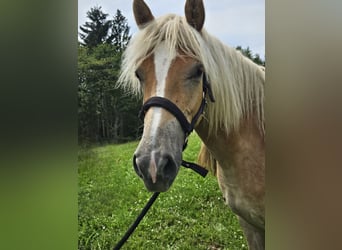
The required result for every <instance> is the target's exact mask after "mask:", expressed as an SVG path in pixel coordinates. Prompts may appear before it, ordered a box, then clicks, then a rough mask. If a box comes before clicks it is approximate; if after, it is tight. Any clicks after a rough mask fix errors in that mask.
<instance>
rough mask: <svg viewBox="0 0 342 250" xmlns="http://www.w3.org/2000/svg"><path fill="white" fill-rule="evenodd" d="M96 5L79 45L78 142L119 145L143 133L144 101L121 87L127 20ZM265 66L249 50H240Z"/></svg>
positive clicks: (83, 28)
mask: <svg viewBox="0 0 342 250" xmlns="http://www.w3.org/2000/svg"><path fill="white" fill-rule="evenodd" d="M108 17H109V14H107V13H104V12H103V11H102V9H101V7H99V6H96V7H93V8H91V9H90V10H89V11H88V12H87V19H88V20H89V21H87V22H86V23H85V24H83V25H82V26H80V33H79V37H80V40H81V41H80V42H79V44H78V141H79V143H80V144H93V143H119V142H125V141H130V140H135V139H137V138H139V137H140V135H141V133H142V126H143V125H142V122H141V121H140V120H139V118H138V116H137V114H138V112H139V109H140V107H141V99H139V98H138V97H134V96H131V95H129V94H128V93H125V92H124V91H123V90H122V89H120V88H118V87H117V80H118V77H119V73H120V65H121V57H122V53H123V51H124V50H125V48H126V47H127V44H128V42H129V40H130V39H131V35H130V27H129V26H128V22H127V19H126V18H125V17H124V16H123V15H122V12H121V11H120V10H119V9H118V10H117V11H116V14H115V15H114V16H113V18H112V19H109V18H108ZM237 49H238V50H240V51H241V52H242V53H243V54H244V55H245V56H247V57H249V58H251V59H252V60H253V61H254V62H256V63H258V64H260V65H265V62H264V61H263V60H262V59H261V58H260V57H259V55H255V56H254V55H253V53H252V52H251V50H250V49H249V47H247V48H246V49H243V48H241V47H240V46H238V47H237Z"/></svg>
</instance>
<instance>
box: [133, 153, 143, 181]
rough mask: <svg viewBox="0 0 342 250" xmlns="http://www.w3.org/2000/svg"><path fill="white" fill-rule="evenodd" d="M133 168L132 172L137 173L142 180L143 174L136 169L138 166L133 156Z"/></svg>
mask: <svg viewBox="0 0 342 250" xmlns="http://www.w3.org/2000/svg"><path fill="white" fill-rule="evenodd" d="M133 167H134V170H135V172H136V173H137V175H138V176H139V177H140V178H143V174H142V173H141V171H140V169H139V167H138V164H137V157H136V155H133Z"/></svg>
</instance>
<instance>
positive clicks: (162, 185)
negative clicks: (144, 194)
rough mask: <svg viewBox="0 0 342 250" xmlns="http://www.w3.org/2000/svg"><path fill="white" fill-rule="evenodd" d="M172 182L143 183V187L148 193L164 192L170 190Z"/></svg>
mask: <svg viewBox="0 0 342 250" xmlns="http://www.w3.org/2000/svg"><path fill="white" fill-rule="evenodd" d="M172 183H173V181H171V182H157V183H152V182H146V181H144V184H145V187H146V189H147V190H148V191H149V192H166V191H168V190H169V189H170V187H171V185H172Z"/></svg>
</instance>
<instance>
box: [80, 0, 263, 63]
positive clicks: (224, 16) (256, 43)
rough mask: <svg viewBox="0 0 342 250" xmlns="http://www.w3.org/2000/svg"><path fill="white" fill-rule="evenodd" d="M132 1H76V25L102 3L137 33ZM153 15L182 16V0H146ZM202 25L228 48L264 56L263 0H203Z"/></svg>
mask: <svg viewBox="0 0 342 250" xmlns="http://www.w3.org/2000/svg"><path fill="white" fill-rule="evenodd" d="M132 2H133V1H132V0H78V26H80V25H83V24H84V23H85V22H86V21H87V18H86V13H87V11H88V10H90V8H91V7H94V6H101V7H102V11H103V12H104V13H107V14H109V16H108V18H110V19H112V17H113V16H114V15H115V13H116V10H117V9H120V10H121V12H122V14H123V15H124V16H125V17H126V18H127V20H128V25H129V26H130V28H131V33H132V34H134V33H136V32H137V30H138V29H137V26H136V24H135V21H134V16H133V12H132ZM145 2H146V3H147V5H148V6H149V7H150V9H151V11H152V13H153V15H154V16H155V17H159V16H162V15H165V14H169V13H174V14H178V15H181V16H184V5H185V0H183V1H180V0H145ZM204 7H205V14H206V19H205V23H204V28H205V29H206V30H207V32H208V33H210V34H211V35H214V36H216V37H217V38H219V39H220V40H221V41H222V42H223V43H224V44H226V45H229V46H231V47H236V46H238V45H240V46H242V47H243V48H246V47H247V46H248V47H249V48H250V49H251V50H252V52H253V53H257V54H259V55H260V57H261V58H263V59H265V1H264V0H220V1H219V0H211V1H209V0H204Z"/></svg>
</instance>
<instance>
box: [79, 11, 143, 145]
mask: <svg viewBox="0 0 342 250" xmlns="http://www.w3.org/2000/svg"><path fill="white" fill-rule="evenodd" d="M98 9H100V8H98ZM92 10H93V9H92ZM90 12H91V11H90ZM110 27H111V29H112V30H108V31H107V37H106V40H104V39H102V40H101V41H102V42H100V43H99V44H95V45H94V46H82V44H79V46H78V118H79V120H78V138H79V143H82V144H84V143H99V142H100V143H101V142H123V141H128V140H133V139H137V138H138V137H139V135H140V134H141V121H139V119H138V117H137V114H138V111H139V108H140V105H141V100H139V99H137V98H132V97H131V96H129V95H128V94H126V93H124V91H123V90H122V89H119V88H117V84H116V82H117V80H118V76H119V72H120V66H121V56H122V52H123V50H124V49H125V48H126V46H127V43H128V41H129V39H130V37H131V36H130V35H129V27H128V25H127V21H126V18H125V17H124V16H122V14H121V12H120V11H119V10H118V11H117V14H116V17H115V18H114V20H112V21H110ZM112 27H113V28H112ZM114 27H116V28H114ZM108 33H109V34H110V36H108Z"/></svg>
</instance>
